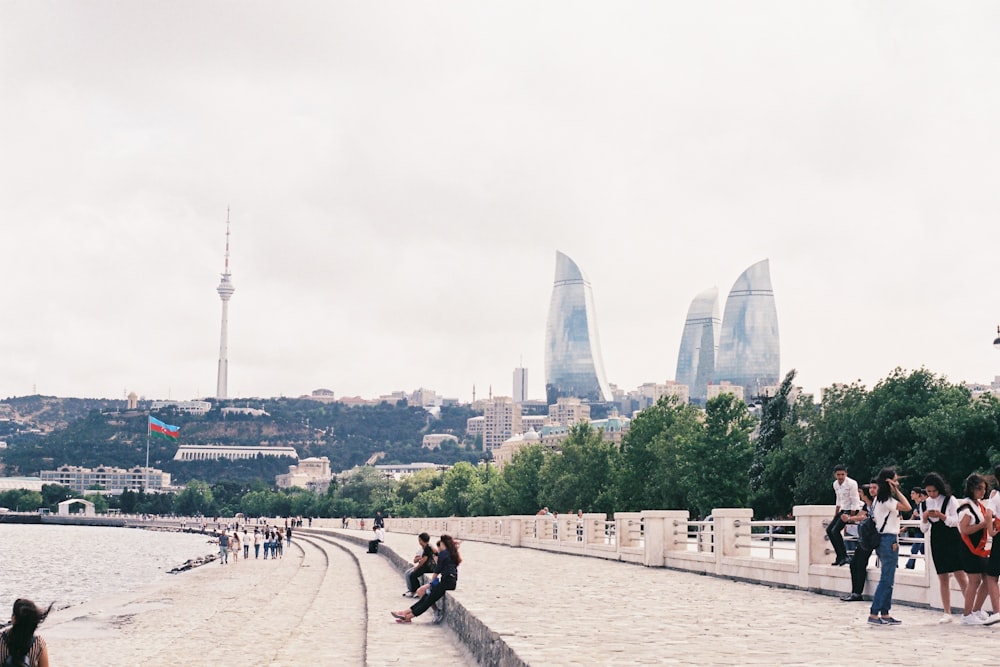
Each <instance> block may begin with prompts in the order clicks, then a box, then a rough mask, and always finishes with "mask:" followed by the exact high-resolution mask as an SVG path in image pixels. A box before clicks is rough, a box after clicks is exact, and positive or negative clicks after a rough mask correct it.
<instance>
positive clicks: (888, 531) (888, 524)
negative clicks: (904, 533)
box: [872, 496, 899, 535]
mask: <svg viewBox="0 0 1000 667" xmlns="http://www.w3.org/2000/svg"><path fill="white" fill-rule="evenodd" d="M898 502H899V501H897V500H896V498H895V497H893V496H890V497H889V499H888V500H884V501H883V500H875V502H873V503H872V518H873V519H875V529H876V530H878V532H880V533H882V534H883V535H897V534H899V510H898V509H896V503H898ZM886 517H888V519H887V518H886ZM883 523H884V524H885V527H884V528H883V527H882V524H883Z"/></svg>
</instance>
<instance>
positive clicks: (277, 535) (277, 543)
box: [271, 528, 285, 560]
mask: <svg viewBox="0 0 1000 667" xmlns="http://www.w3.org/2000/svg"><path fill="white" fill-rule="evenodd" d="M284 557H285V549H284V547H282V546H281V529H280V528H275V529H274V552H273V553H272V554H271V560H274V559H275V558H284Z"/></svg>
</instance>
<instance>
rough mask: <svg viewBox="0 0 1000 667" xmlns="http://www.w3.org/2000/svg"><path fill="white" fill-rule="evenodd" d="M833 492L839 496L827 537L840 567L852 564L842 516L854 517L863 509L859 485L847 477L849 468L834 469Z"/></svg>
mask: <svg viewBox="0 0 1000 667" xmlns="http://www.w3.org/2000/svg"><path fill="white" fill-rule="evenodd" d="M833 492H834V493H835V494H837V509H836V511H835V512H834V514H833V521H831V522H830V525H828V526H827V527H826V535H827V537H829V538H830V544H832V545H833V550H834V552H835V553H836V554H837V560H835V561H833V564H834V565H837V566H840V565H846V564H847V563H849V562H850V559H849V558H848V557H847V547H845V546H844V521H843V519H842V518H841V517H840V515H841V513H844V514H847V515H848V516H853V515H854V514H857V512H858V510H860V509H861V507H862V505H861V496H860V495H858V483H857V482H855V481H854V480H853V479H851V478H850V477H848V476H847V468H845V467H844V466H843V464H837V465H836V466H834V468H833Z"/></svg>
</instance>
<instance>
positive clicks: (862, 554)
mask: <svg viewBox="0 0 1000 667" xmlns="http://www.w3.org/2000/svg"><path fill="white" fill-rule="evenodd" d="M877 488H878V480H872V481H871V482H869V483H868V484H859V485H858V494H859V495H860V496H861V502H863V503H864V504H865V508H864V509H863V510H861V511H860V512H857V513H856V514H853V515H849V514H847V513H844V514H842V515H841V517H842V520H843V522H844V523H854V524H860V523H861V522H862V521H864V520H865V519H867V518H868V516H869V515H870V514H871V512H872V497H873V496H874V495H875V489H877ZM872 551H874V549H865V548H863V547H862V546H861V543H860V541H859V542H858V546H857V547H855V549H854V555H853V556H852V557H851V592H850V593H848V594H847V595H844V596H842V597H841V598H840V600H841V601H842V602H863V601H864V599H865V597H864V593H865V582H866V581H867V580H868V561H869V560H871V557H872Z"/></svg>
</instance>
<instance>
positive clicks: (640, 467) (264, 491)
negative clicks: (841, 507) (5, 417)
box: [0, 369, 1000, 517]
mask: <svg viewBox="0 0 1000 667" xmlns="http://www.w3.org/2000/svg"><path fill="white" fill-rule="evenodd" d="M794 378H795V372H794V371H792V372H791V373H789V374H788V376H786V377H785V379H784V381H783V382H782V384H781V386H780V388H779V391H778V392H777V394H776V395H775V396H774V397H772V398H770V399H768V400H766V401H765V402H764V404H763V405H762V406H761V409H760V414H759V416H758V415H754V414H752V413H751V412H750V410H749V409H748V407H747V406H746V405H745V404H744V403H743V402H742V401H739V400H736V399H735V398H734V397H732V396H731V395H725V394H724V395H722V396H719V397H717V398H714V399H712V400H711V401H709V402H708V404H707V405H706V408H705V410H704V411H703V410H700V409H698V408H695V407H692V406H689V405H681V404H679V403H678V402H676V401H675V400H673V399H669V398H664V399H661V400H660V401H659V402H658V403H657V404H656V405H654V406H652V407H650V408H648V409H646V410H644V411H642V412H641V413H639V414H638V415H636V417H635V419H633V420H632V424H631V428H630V430H629V431H628V432H627V433H626V434H625V436H624V438H623V441H622V443H621V445H620V446H618V445H615V444H612V443H608V442H605V441H604V439H603V437H602V434H601V433H600V432H598V431H596V430H595V429H594V428H592V427H591V426H590V425H589V424H580V425H577V426H574V427H573V428H572V429H571V430H570V433H569V437H568V438H567V439H566V440H565V441H564V442H563V443H562V444H561V450H560V451H558V452H556V451H552V450H549V449H547V448H545V447H542V446H540V445H534V446H529V447H527V448H525V449H523V450H521V451H520V452H518V454H517V455H515V457H514V459H513V461H512V462H511V463H509V464H507V465H506V466H504V468H503V469H502V470H498V469H497V468H496V467H494V466H491V465H484V464H480V465H473V464H471V463H468V462H459V463H457V464H455V465H454V466H453V467H452V468H450V469H449V470H447V471H446V472H438V471H434V470H427V471H422V472H420V473H417V474H415V475H413V476H412V477H409V478H406V479H404V480H402V481H400V482H396V481H393V480H388V479H385V478H384V477H382V476H381V475H380V474H379V473H377V472H376V471H375V470H374V469H372V468H366V467H360V468H356V469H355V470H354V471H353V472H352V473H350V474H348V475H346V476H343V477H341V478H339V480H337V481H335V482H334V484H332V485H331V486H330V488H329V490H328V491H327V492H326V493H324V494H317V493H313V492H310V491H306V490H294V491H289V492H285V491H275V490H273V489H271V488H270V487H269V486H268V485H266V484H265V483H263V482H260V481H256V482H252V483H249V484H248V483H240V482H238V481H232V480H229V481H220V482H216V483H214V484H209V483H207V482H203V481H198V480H193V481H191V482H189V483H188V484H187V486H186V488H185V489H184V490H183V491H182V492H180V493H178V494H177V495H176V496H169V495H157V494H142V493H126V494H123V495H122V496H121V497H120V498H118V499H112V500H111V503H112V506H116V505H117V506H118V507H119V508H120V509H122V510H123V511H126V512H148V513H158V514H164V513H170V512H174V513H177V514H187V515H191V514H204V515H206V516H213V515H227V514H228V515H231V514H234V513H236V512H243V513H245V514H247V515H250V516H260V515H267V516H282V515H302V516H341V515H349V516H370V515H372V514H373V513H374V512H375V511H376V510H382V511H383V512H387V513H389V514H393V515H412V516H451V515H456V516H473V515H479V516H485V515H504V514H533V513H535V512H536V511H537V510H538V508H539V507H542V506H548V507H550V508H552V509H554V510H559V511H562V512H568V511H575V510H577V509H582V510H584V511H586V512H605V513H612V512H615V511H637V510H642V509H688V510H690V511H691V512H692V514H694V515H696V516H704V515H706V514H708V513H709V512H711V510H712V509H713V508H716V507H745V506H748V505H749V506H752V507H753V508H754V513H755V515H756V516H760V517H765V516H778V515H783V514H786V513H787V512H789V511H790V510H791V508H792V507H793V506H794V505H799V504H827V503H831V502H833V493H832V490H831V470H832V468H833V466H834V465H835V464H837V463H844V464H845V465H847V466H848V469H849V470H850V472H851V475H852V476H853V477H855V478H856V479H860V480H866V479H868V478H869V477H871V476H873V475H874V474H876V473H877V472H878V470H879V469H880V468H882V467H884V466H889V465H892V466H895V467H896V468H897V469H898V471H899V473H900V474H901V475H903V476H905V477H909V478H910V479H911V480H913V484H912V485H917V484H918V483H919V481H920V480H921V479H922V477H923V475H924V474H926V473H927V472H930V471H932V470H934V471H937V472H939V473H941V474H943V475H944V476H945V478H946V479H949V480H951V481H952V482H953V483H956V485H958V484H959V483H960V482H961V480H963V479H964V478H965V476H966V475H968V474H969V473H970V472H973V471H989V470H990V469H991V464H992V463H994V462H997V461H1000V401H998V400H997V399H996V398H995V397H993V396H991V395H985V396H981V397H973V396H972V395H971V393H970V392H969V390H968V389H967V388H965V387H964V386H961V385H955V384H951V383H949V382H948V381H947V380H946V379H945V378H943V377H939V376H935V375H934V374H933V373H931V372H929V371H927V370H924V369H921V370H918V371H913V372H905V371H902V370H900V369H897V370H895V371H893V372H892V373H891V374H890V375H889V377H887V378H885V379H884V380H882V381H880V382H879V383H878V384H876V385H875V387H874V388H872V389H867V388H866V387H864V386H863V385H861V384H860V383H854V384H850V385H844V386H839V387H834V388H830V389H828V390H826V391H825V392H824V395H823V400H822V402H821V403H819V404H815V403H814V402H813V400H812V397H810V396H805V395H802V396H798V397H797V398H795V399H794V400H793V395H794V392H793V381H794ZM59 488H60V489H61V488H62V487H59ZM66 491H68V490H66ZM61 493H62V492H61V491H60V492H52V493H51V494H50V497H46V498H43V497H39V498H35V497H32V498H30V499H24V500H23V501H22V500H21V499H15V500H17V503H19V504H20V506H22V507H24V506H27V507H32V506H44V505H54V503H55V502H58V501H59V500H63V499H64V498H63V497H59V496H60V494H61ZM36 495H37V494H36ZM0 504H3V505H5V506H8V507H13V506H14V505H15V504H16V503H15V502H11V499H5V496H3V495H0Z"/></svg>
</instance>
